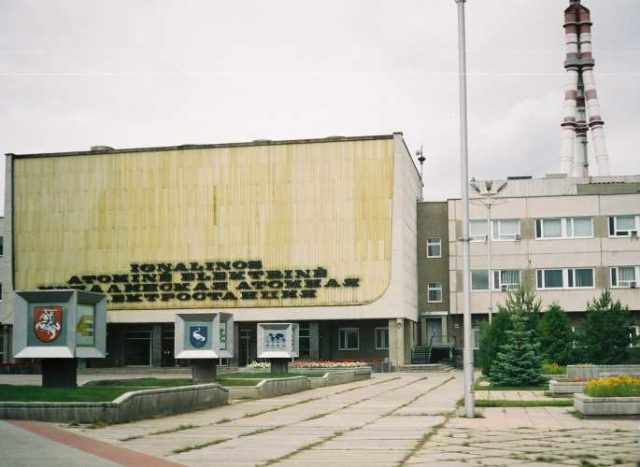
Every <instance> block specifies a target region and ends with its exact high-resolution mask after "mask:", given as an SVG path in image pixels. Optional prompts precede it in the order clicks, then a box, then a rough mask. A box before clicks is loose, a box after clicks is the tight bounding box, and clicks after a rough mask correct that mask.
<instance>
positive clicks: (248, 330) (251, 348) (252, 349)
mask: <svg viewBox="0 0 640 467" xmlns="http://www.w3.org/2000/svg"><path fill="white" fill-rule="evenodd" d="M238 337H239V338H240V342H239V345H238V366H246V365H247V364H248V363H251V362H252V361H253V360H255V359H256V358H257V355H258V349H257V344H258V335H257V327H256V325H255V324H251V325H247V326H243V325H240V328H239V329H238Z"/></svg>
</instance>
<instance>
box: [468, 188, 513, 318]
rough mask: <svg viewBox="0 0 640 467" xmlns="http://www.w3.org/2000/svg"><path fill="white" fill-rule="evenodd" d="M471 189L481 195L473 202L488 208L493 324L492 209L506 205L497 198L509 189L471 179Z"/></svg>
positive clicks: (491, 313)
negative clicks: (498, 205)
mask: <svg viewBox="0 0 640 467" xmlns="http://www.w3.org/2000/svg"><path fill="white" fill-rule="evenodd" d="M469 184H470V185H471V188H473V190H474V191H475V192H476V193H477V194H478V195H480V198H479V199H475V200H473V201H472V203H474V204H481V205H483V206H484V207H485V208H487V237H486V238H487V288H488V290H489V322H491V318H492V317H493V287H492V283H491V279H492V272H491V240H492V238H491V237H492V228H491V207H492V206H494V205H496V204H502V203H506V201H505V200H498V199H496V198H495V196H496V195H498V194H499V193H500V192H502V191H503V190H504V189H505V188H506V187H507V182H503V183H502V184H501V185H500V186H499V187H498V188H496V189H495V190H494V189H493V188H494V186H495V185H494V183H493V182H492V181H490V180H487V181H485V182H484V183H482V184H480V183H478V182H476V180H475V179H473V178H472V179H471V182H470V183H469Z"/></svg>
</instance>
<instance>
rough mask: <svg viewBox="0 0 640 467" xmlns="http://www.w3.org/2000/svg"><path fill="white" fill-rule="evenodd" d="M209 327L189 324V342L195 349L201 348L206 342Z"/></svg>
mask: <svg viewBox="0 0 640 467" xmlns="http://www.w3.org/2000/svg"><path fill="white" fill-rule="evenodd" d="M208 336H209V328H208V327H207V326H189V343H190V344H191V346H192V347H195V348H196V349H201V348H202V347H204V346H205V345H206V343H207V341H208V340H209V339H208Z"/></svg>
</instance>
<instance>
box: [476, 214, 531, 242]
mask: <svg viewBox="0 0 640 467" xmlns="http://www.w3.org/2000/svg"><path fill="white" fill-rule="evenodd" d="M469 237H471V240H472V241H483V240H486V239H487V221H486V220H471V221H469ZM491 239H492V240H520V220H519V219H498V220H495V221H491Z"/></svg>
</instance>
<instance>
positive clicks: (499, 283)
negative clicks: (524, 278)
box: [471, 269, 520, 292]
mask: <svg viewBox="0 0 640 467" xmlns="http://www.w3.org/2000/svg"><path fill="white" fill-rule="evenodd" d="M492 273H493V274H492V280H491V287H492V288H493V290H502V291H504V292H507V291H509V290H514V289H516V288H518V285H519V284H520V271H519V270H517V269H500V270H496V271H492ZM471 290H473V291H477V290H489V271H487V270H486V269H477V270H473V271H471Z"/></svg>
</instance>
